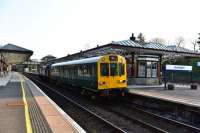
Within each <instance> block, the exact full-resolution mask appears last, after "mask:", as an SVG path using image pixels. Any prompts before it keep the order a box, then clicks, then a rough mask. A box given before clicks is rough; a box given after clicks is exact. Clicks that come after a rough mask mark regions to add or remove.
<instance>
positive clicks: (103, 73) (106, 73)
mask: <svg viewBox="0 0 200 133" xmlns="http://www.w3.org/2000/svg"><path fill="white" fill-rule="evenodd" d="M100 71H101V76H109V67H108V63H101V64H100Z"/></svg>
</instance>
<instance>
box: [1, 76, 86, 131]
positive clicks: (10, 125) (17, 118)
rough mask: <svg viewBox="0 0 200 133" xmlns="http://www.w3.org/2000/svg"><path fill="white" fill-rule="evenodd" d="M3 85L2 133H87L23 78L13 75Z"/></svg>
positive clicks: (3, 80)
mask: <svg viewBox="0 0 200 133" xmlns="http://www.w3.org/2000/svg"><path fill="white" fill-rule="evenodd" d="M5 83H7V84H5ZM0 85H1V86H0V133H66V132H67V133H77V132H81V133H85V131H84V130H83V129H82V128H81V127H80V126H79V125H78V124H77V123H76V122H75V121H74V120H73V119H72V118H70V116H68V115H67V114H66V113H65V112H64V111H63V110H62V109H61V108H59V107H58V106H57V105H56V103H54V102H53V101H52V100H51V99H50V98H48V96H46V95H45V93H44V92H42V91H41V90H40V89H39V88H38V87H37V86H36V85H35V84H34V83H33V82H32V81H30V80H29V79H28V78H26V77H24V76H23V75H21V74H19V73H17V72H11V73H10V74H9V75H8V77H4V79H3V78H2V79H1V80H0Z"/></svg>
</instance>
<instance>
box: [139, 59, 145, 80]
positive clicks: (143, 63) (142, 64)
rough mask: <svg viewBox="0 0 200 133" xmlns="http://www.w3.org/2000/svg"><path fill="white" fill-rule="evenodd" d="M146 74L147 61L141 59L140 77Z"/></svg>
mask: <svg viewBox="0 0 200 133" xmlns="http://www.w3.org/2000/svg"><path fill="white" fill-rule="evenodd" d="M145 76H146V62H145V61H139V64H138V77H145Z"/></svg>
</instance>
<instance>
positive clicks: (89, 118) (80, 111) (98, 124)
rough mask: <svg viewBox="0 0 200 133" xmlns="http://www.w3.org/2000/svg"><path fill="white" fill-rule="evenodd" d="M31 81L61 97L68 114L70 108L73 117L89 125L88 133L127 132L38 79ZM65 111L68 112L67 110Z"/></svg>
mask: <svg viewBox="0 0 200 133" xmlns="http://www.w3.org/2000/svg"><path fill="white" fill-rule="evenodd" d="M31 80H32V81H33V82H35V83H36V84H37V85H39V86H40V87H42V88H43V89H44V88H45V89H46V91H45V92H47V90H48V95H49V94H50V93H53V95H57V96H59V99H60V100H61V101H62V102H63V103H64V105H63V104H62V108H63V107H64V106H67V108H68V111H67V112H69V108H71V109H70V110H71V111H73V114H71V113H70V114H71V115H73V116H77V117H79V118H78V121H81V123H83V121H84V123H87V126H88V125H90V126H88V127H86V126H84V127H85V128H86V130H87V132H97V133H99V132H103V133H106V132H108V133H110V132H113V133H125V132H126V131H124V130H122V129H120V128H119V127H117V126H116V125H114V124H112V123H111V122H109V121H107V120H105V119H104V118H102V117H100V116H98V115H97V114H95V113H93V112H92V111H90V110H88V109H87V108H85V107H83V106H82V105H80V104H79V103H77V102H75V101H73V100H72V99H70V98H68V97H66V96H65V95H63V94H62V93H60V92H58V91H56V90H54V89H53V88H51V87H49V86H47V85H46V84H44V83H42V82H40V81H38V80H36V79H33V78H31ZM50 95H51V94H50ZM63 100H64V101H63ZM57 102H58V101H57ZM64 108H65V107H64ZM65 111H66V109H65ZM76 120H77V119H76ZM90 122H91V123H90ZM83 125H84V124H83ZM84 127H83V128H84ZM94 127H95V128H94Z"/></svg>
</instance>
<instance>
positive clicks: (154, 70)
mask: <svg viewBox="0 0 200 133" xmlns="http://www.w3.org/2000/svg"><path fill="white" fill-rule="evenodd" d="M152 77H157V62H152Z"/></svg>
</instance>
